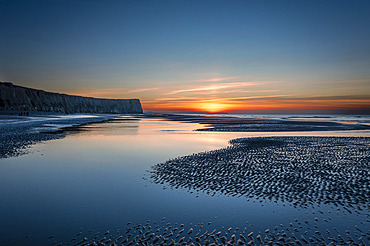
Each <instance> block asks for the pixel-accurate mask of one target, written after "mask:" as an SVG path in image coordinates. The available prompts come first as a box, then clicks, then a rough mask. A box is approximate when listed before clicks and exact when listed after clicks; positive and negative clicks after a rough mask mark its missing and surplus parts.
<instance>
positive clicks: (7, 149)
mask: <svg viewBox="0 0 370 246" xmlns="http://www.w3.org/2000/svg"><path fill="white" fill-rule="evenodd" d="M114 117H115V116H114V115H60V114H58V115H55V114H49V115H48V114H43V115H35V116H32V117H27V116H13V115H1V117H0V159H1V158H8V157H14V156H19V155H22V154H26V153H27V151H28V149H29V147H31V146H32V145H34V144H35V143H38V142H43V141H48V140H53V139H59V138H63V137H65V134H66V131H76V130H81V126H82V125H84V124H89V123H96V122H103V121H106V120H109V119H113V118H114ZM77 126H78V127H80V128H78V129H77Z"/></svg>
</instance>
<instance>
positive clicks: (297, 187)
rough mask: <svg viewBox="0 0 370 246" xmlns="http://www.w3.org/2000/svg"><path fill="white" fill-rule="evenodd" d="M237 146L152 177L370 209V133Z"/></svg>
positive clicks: (167, 166) (174, 163) (156, 169)
mask: <svg viewBox="0 0 370 246" xmlns="http://www.w3.org/2000/svg"><path fill="white" fill-rule="evenodd" d="M230 143H231V146H229V147H227V148H223V149H219V150H214V151H208V152H203V153H198V154H193V155H189V156H183V157H178V158H175V159H172V160H169V161H166V162H164V163H160V164H157V165H155V166H153V167H152V169H151V170H150V171H149V172H150V175H149V176H150V178H149V180H150V181H152V182H154V183H157V184H161V185H163V186H165V187H170V188H173V189H184V190H187V191H189V192H195V193H207V194H210V195H212V196H213V195H220V194H222V195H229V196H238V197H244V198H246V199H257V200H268V201H273V202H276V203H278V202H283V203H288V204H290V205H292V206H295V207H296V206H299V207H303V208H308V207H316V206H317V205H320V204H330V205H333V206H336V207H341V208H343V209H345V210H348V211H357V212H361V211H362V210H367V211H368V210H369V208H370V204H369V200H370V176H369V165H370V155H369V153H370V138H355V137H264V138H240V139H234V140H231V141H230Z"/></svg>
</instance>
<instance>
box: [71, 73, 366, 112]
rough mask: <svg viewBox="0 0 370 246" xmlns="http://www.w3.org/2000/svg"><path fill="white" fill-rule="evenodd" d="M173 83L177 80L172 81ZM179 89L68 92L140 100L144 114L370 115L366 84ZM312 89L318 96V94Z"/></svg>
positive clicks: (217, 82) (216, 81) (199, 82)
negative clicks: (341, 113)
mask: <svg viewBox="0 0 370 246" xmlns="http://www.w3.org/2000/svg"><path fill="white" fill-rule="evenodd" d="M176 83H178V82H176ZM183 84H184V85H183V86H179V85H171V84H169V83H157V84H156V86H155V87H151V88H106V89H95V90H90V91H87V90H81V91H72V92H68V93H70V94H76V95H82V96H91V97H101V98H139V99H140V100H141V103H142V106H143V109H144V111H147V112H206V113H220V112H224V113H248V112H249V113H254V112H256V113H281V112H285V113H289V112H291V113H299V112H302V113H307V112H312V113H315V112H316V113H319V112H322V113H335V112H344V113H352V112H353V113H361V112H362V113H363V112H370V95H369V94H366V93H363V94H361V93H359V92H366V91H367V90H368V85H367V83H366V81H362V80H353V81H351V87H350V88H348V87H346V86H343V85H345V84H348V81H319V82H316V83H314V82H310V83H306V84H305V85H302V83H298V84H299V85H300V86H297V83H294V82H290V81H251V80H247V79H246V78H243V77H238V76H213V77H210V78H207V79H194V80H192V81H190V82H189V81H187V82H186V83H185V82H184V83H183ZM317 91H319V92H320V94H317Z"/></svg>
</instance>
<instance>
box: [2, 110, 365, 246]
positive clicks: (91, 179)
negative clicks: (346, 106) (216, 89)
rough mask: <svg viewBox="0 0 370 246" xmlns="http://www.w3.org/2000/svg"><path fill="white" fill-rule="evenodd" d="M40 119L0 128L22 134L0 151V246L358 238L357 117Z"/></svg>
mask: <svg viewBox="0 0 370 246" xmlns="http://www.w3.org/2000/svg"><path fill="white" fill-rule="evenodd" d="M46 118H48V119H47V120H46V119H44V118H42V119H39V120H38V121H37V122H35V120H34V119H33V120H28V121H27V122H26V121H25V120H24V121H23V122H22V121H20V120H19V119H18V118H16V119H6V120H7V121H8V123H6V122H5V121H4V122H3V123H2V125H1V127H2V129H9V130H8V131H7V132H6V134H5V135H4V134H3V135H2V136H6V138H4V137H2V141H3V144H5V143H6V141H8V140H7V139H8V138H11V139H17V138H16V137H15V136H19V138H21V137H20V136H22V135H24V136H25V137H23V138H22V139H21V140H19V141H18V140H16V141H14V142H16V143H18V144H16V145H12V146H13V147H11V148H8V149H7V150H6V151H7V152H4V153H5V154H3V155H2V159H0V166H1V177H0V180H1V185H0V187H1V188H0V193H1V195H2V197H6V198H7V199H6V202H4V203H2V204H0V211H1V217H2V218H3V219H2V221H1V223H0V227H1V238H2V241H1V244H4V245H7V244H22V245H34V244H38V245H68V244H70V245H77V244H78V245H112V244H113V245H114V244H117V245H135V244H144V245H151V244H154V245H175V244H177V245H191V244H193V245H199V244H200V245H226V244H231V245H243V244H249V245H262V244H266V245H290V244H292V245H293V244H297V245H309V244H311V245H315V244H319V245H323V244H324V243H325V244H345V243H347V244H358V245H367V244H368V243H369V237H370V234H369V225H370V218H369V212H368V211H369V202H368V200H369V197H370V195H369V187H370V183H369V177H368V175H367V174H368V172H369V158H370V156H369V148H370V140H369V139H370V138H369V130H367V125H366V124H362V123H363V122H364V121H366V120H364V118H361V122H360V123H353V122H352V123H349V124H342V123H339V124H338V123H335V122H334V121H335V119H334V118H332V119H331V120H326V121H322V119H320V120H317V119H315V118H310V119H309V120H308V121H309V122H308V123H307V121H305V122H302V121H301V120H297V119H292V120H289V119H264V118H262V117H260V118H253V119H251V118H243V119H234V118H233V117H231V116H227V117H226V118H225V119H222V117H220V116H217V117H214V116H209V115H207V116H194V115H192V116H190V115H180V116H179V115H161V116H159V115H156V116H153V115H132V116H130V115H126V116H116V117H112V116H111V115H109V116H99V117H98V118H94V120H92V117H90V118H88V119H86V118H79V119H64V118H63V117H62V118H63V119H58V120H57V119H55V118H53V117H46ZM49 118H53V119H49ZM57 118H58V117H57ZM76 118H77V117H76ZM10 120H12V121H10ZM98 121H100V122H98ZM15 122H19V125H17V126H16V124H14V123H15ZM31 122H32V123H31ZM58 122H59V123H58ZM297 122H298V123H297ZM333 122H334V123H333ZM56 124H58V127H56ZM81 124H83V125H81ZM62 125H63V126H64V127H66V126H67V128H64V129H63V127H61V126H62ZM78 125H80V127H78ZM264 125H266V126H264ZM271 125H274V126H276V127H275V128H273V130H272V129H271ZM235 126H237V127H238V128H239V129H240V128H243V129H244V131H241V132H238V131H236V128H235ZM247 126H248V128H247ZM312 126H313V127H312ZM317 126H320V127H322V128H324V129H323V130H322V131H318V130H317V129H315V127H317ZM10 127H13V128H10ZM16 127H17V129H16V130H14V129H15V128H16ZM284 127H286V129H285V130H283V131H279V130H278V129H282V128H284ZM266 128H268V129H269V130H266ZM217 129H219V130H220V131H218V130H217ZM225 129H227V130H225ZM245 129H251V131H250V132H248V131H246V130H245ZM258 129H259V131H257V130H258ZM297 129H301V130H304V131H299V130H297ZM313 129H315V130H313ZM11 132H12V134H16V135H11ZM51 132H53V133H51ZM32 134H34V135H32ZM5 145H6V144H5ZM24 147H26V151H24ZM22 149H23V150H22ZM26 174H27V175H26Z"/></svg>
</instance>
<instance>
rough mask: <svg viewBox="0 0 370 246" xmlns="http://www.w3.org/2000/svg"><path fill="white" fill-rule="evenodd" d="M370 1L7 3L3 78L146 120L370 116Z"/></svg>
mask: <svg viewBox="0 0 370 246" xmlns="http://www.w3.org/2000/svg"><path fill="white" fill-rule="evenodd" d="M369 23H370V1H361V0H358V1H357V0H356V1H353V0H348V1H343V0H335V1H323V0H321V1H295V0H294V1H293V0H290V1H288V0H281V1H278V0H270V1H264V0H261V1H256V0H253V1H248V0H244V1H226V0H225V1H218V0H212V1H206V0H204V1H203V0H198V1H191V0H186V1H180V0H170V1H165V0H161V1H152V0H151V1H140V0H135V1H123V0H110V1H109V0H101V1H98V0H76V1H67V0H44V1H39V0H0V81H9V82H12V83H14V84H16V85H21V86H26V87H32V88H36V89H42V90H46V91H53V92H60V93H68V94H74V95H81V96H92V97H101V98H139V99H140V100H141V102H142V105H143V108H144V111H146V112H179V111H181V112H184V111H186V112H192V111H197V112H211V113H218V112H228V113H277V114H279V113H295V114H297V113H302V114H303V113H323V114H331V113H355V114H360V113H366V114H370V28H369Z"/></svg>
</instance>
